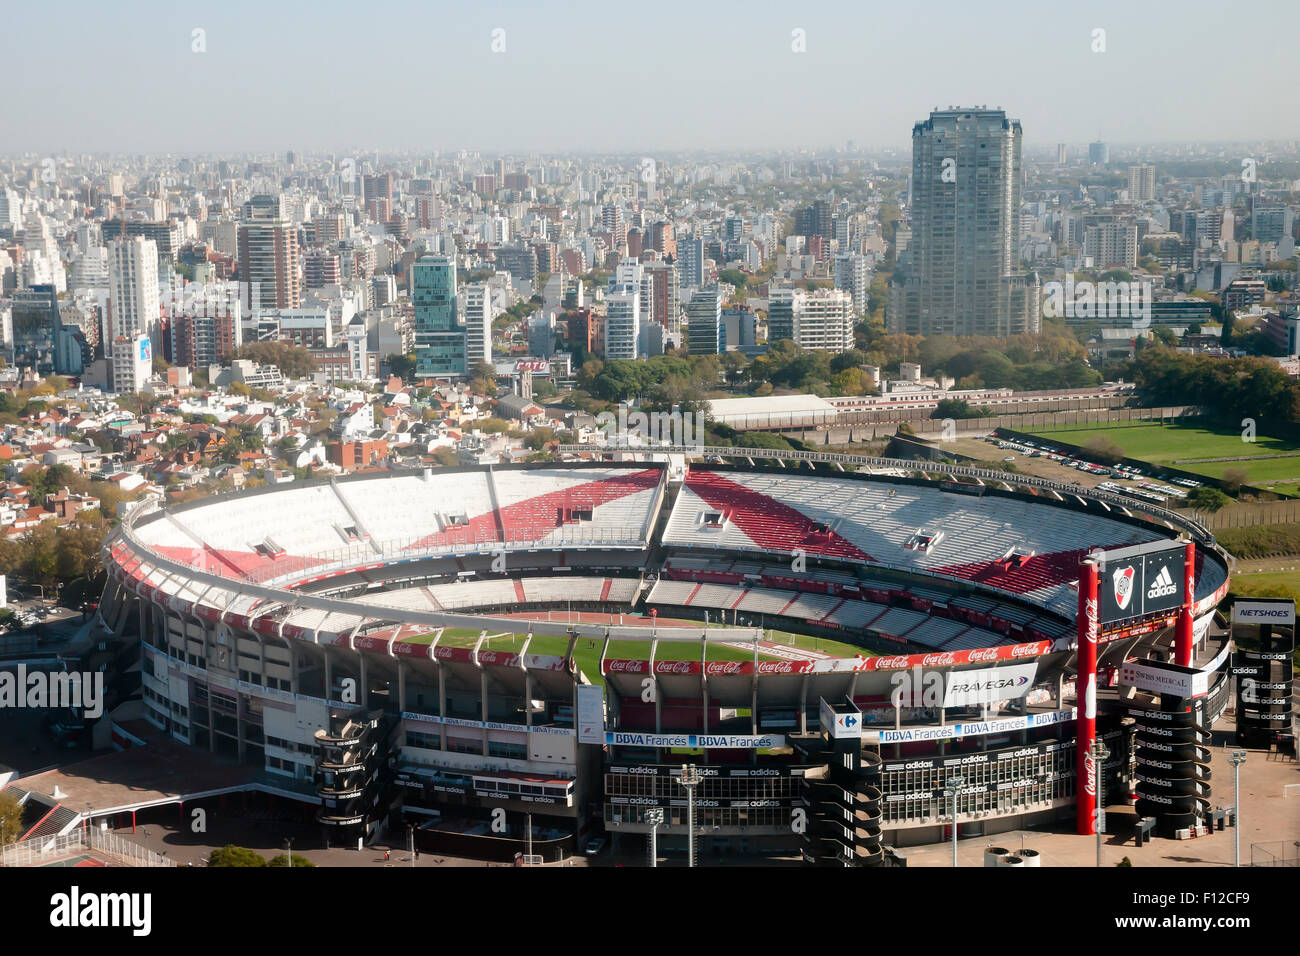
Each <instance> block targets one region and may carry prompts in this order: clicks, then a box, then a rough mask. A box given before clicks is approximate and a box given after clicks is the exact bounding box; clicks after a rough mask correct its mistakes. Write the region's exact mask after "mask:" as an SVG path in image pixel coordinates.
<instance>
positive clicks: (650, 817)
mask: <svg viewBox="0 0 1300 956" xmlns="http://www.w3.org/2000/svg"><path fill="white" fill-rule="evenodd" d="M641 819H642V821H643V822H645V823H648V824H650V866H651V868H654V867H656V866H658V865H659V827H660V826H661V825H663V822H664V808H663V807H650V808H649V809H648V810H646V812H645V813H643V814H641Z"/></svg>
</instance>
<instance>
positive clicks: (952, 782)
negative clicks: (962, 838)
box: [945, 776, 966, 869]
mask: <svg viewBox="0 0 1300 956" xmlns="http://www.w3.org/2000/svg"><path fill="white" fill-rule="evenodd" d="M946 782H947V784H948V789H947V790H946V791H945V793H950V794H952V865H953V868H954V869H956V867H957V791H958V790H960V789H961V785H962V784H964V783H965V782H966V778H965V777H960V776H953V777H949V778H948V779H947V781H946Z"/></svg>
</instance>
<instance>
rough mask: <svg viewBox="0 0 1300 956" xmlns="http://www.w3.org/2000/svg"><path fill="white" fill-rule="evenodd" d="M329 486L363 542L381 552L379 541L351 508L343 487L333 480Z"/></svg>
mask: <svg viewBox="0 0 1300 956" xmlns="http://www.w3.org/2000/svg"><path fill="white" fill-rule="evenodd" d="M330 487H331V488H333V489H334V496H335V497H336V498H338V500H339V504H341V505H342V506H343V510H344V511H346V512H347V513H348V517H349V518H351V519H352V523H353V526H354V527H355V528H356V529H357V532H358V533H359V534H360V535H361V537H362V538H363V539H365V542H366V543H367V544H368V545H370V549H371V550H372V551H374V552H375V554H383V553H384V549H383V548H382V547H381V546H380V545H379V542H377V541H376V540H375V539H374V538H373V537H372V536H371V534H370V531H369V530H368V529H367V528H366V525H365V522H364V521H362V520H361V517H360V516H359V515H358V514H357V513H356V511H355V510H354V509H353V507H352V504H351V502H349V501H348V499H347V497H346V496H345V495H344V494H343V489H342V488H340V487H339V486H338V484H337V483H335V482H334V481H331V482H330Z"/></svg>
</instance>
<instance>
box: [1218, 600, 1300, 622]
mask: <svg viewBox="0 0 1300 956" xmlns="http://www.w3.org/2000/svg"><path fill="white" fill-rule="evenodd" d="M1232 623H1234V624H1285V625H1286V626H1288V627H1295V601H1281V600H1279V601H1238V602H1237V603H1236V604H1234V605H1233V606H1232Z"/></svg>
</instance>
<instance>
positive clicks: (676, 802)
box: [100, 446, 1229, 865]
mask: <svg viewBox="0 0 1300 956" xmlns="http://www.w3.org/2000/svg"><path fill="white" fill-rule="evenodd" d="M565 450H566V451H569V452H572V453H574V454H575V455H576V454H577V453H579V452H580V453H582V454H584V455H586V456H587V457H589V458H595V459H599V460H588V461H574V462H564V463H553V462H551V463H535V464H523V465H511V466H494V467H475V468H451V469H447V468H440V469H433V470H424V471H419V470H415V471H407V472H397V471H392V472H383V473H378V474H358V475H353V476H348V477H346V478H341V479H337V480H334V481H330V482H322V483H301V482H296V483H293V484H290V485H287V486H272V487H267V488H259V489H256V490H253V491H249V492H244V493H240V494H236V495H230V496H222V497H216V498H207V499H202V500H199V501H196V502H191V503H187V504H182V505H177V506H174V507H170V508H166V509H161V508H159V507H157V506H156V505H154V504H146V505H143V506H141V507H138V508H137V509H136V510H135V511H133V512H132V513H130V514H129V515H128V516H127V517H126V518H125V519H124V520H123V522H122V523H121V525H120V526H119V528H118V529H117V530H116V531H115V533H114V534H113V536H112V537H110V539H109V540H108V541H107V542H106V543H105V557H106V562H105V563H106V566H107V567H108V568H109V579H108V583H107V585H106V588H105V591H104V594H103V598H102V601H101V605H100V614H101V616H102V620H103V626H104V628H105V629H106V631H109V632H111V633H112V634H114V635H117V636H119V637H122V636H125V637H126V638H127V639H128V640H130V639H134V638H136V637H137V636H138V639H139V641H140V644H141V665H142V672H143V674H142V683H143V688H142V692H143V696H144V701H143V703H144V709H145V717H146V719H147V720H148V721H149V722H150V723H151V724H152V725H153V726H154V727H156V728H158V729H159V730H161V731H162V732H164V733H166V734H168V735H170V737H171V738H173V739H174V740H175V741H177V742H179V743H181V744H184V745H186V746H187V747H188V748H190V749H191V750H193V751H195V752H197V753H200V754H202V753H211V754H216V755H219V756H221V757H223V758H226V759H228V760H234V761H238V762H239V763H241V764H248V765H251V766H252V767H254V768H257V769H258V770H260V771H264V772H265V773H266V774H268V775H273V776H274V778H276V779H279V780H281V781H283V786H282V792H283V794H285V795H287V796H290V797H293V798H294V799H300V800H303V801H304V802H306V803H308V804H313V805H314V806H315V809H313V810H312V812H314V813H315V814H316V818H317V819H318V820H319V822H320V824H321V826H322V827H323V828H324V830H325V832H327V833H328V834H329V837H330V840H331V842H337V843H340V844H344V845H346V844H348V843H355V842H356V841H358V840H363V841H368V840H370V839H373V838H375V837H377V836H379V835H382V834H385V833H393V832H402V833H407V832H409V833H410V838H411V839H413V840H414V841H416V845H417V846H419V847H421V848H422V849H425V850H428V851H431V852H445V853H449V854H454V855H458V856H468V857H474V858H479V859H511V858H512V857H513V856H514V855H515V854H516V853H519V852H521V851H522V850H524V849H525V847H526V846H528V848H529V850H528V852H530V853H532V854H535V855H536V856H537V857H538V858H539V859H546V860H550V859H558V858H561V857H562V856H564V855H566V854H569V853H573V852H577V851H579V850H581V849H582V847H583V846H585V845H586V844H587V843H588V841H590V840H591V839H593V838H594V837H595V836H596V835H598V834H600V835H608V836H610V837H612V839H613V840H614V842H615V844H616V846H623V847H631V846H640V845H641V844H642V842H643V841H645V840H646V839H647V838H648V836H649V835H650V831H651V830H652V828H653V830H654V835H655V836H656V837H657V839H658V840H659V843H660V846H663V847H668V848H671V847H674V846H676V847H682V846H684V845H686V843H687V842H688V833H689V834H691V835H693V837H694V840H693V841H692V842H693V843H694V845H696V846H698V847H699V848H700V849H702V850H705V851H711V852H718V853H726V852H735V853H757V854H763V853H775V854H781V853H788V854H791V855H794V856H799V855H802V858H803V860H804V861H806V862H808V863H813V864H831V865H845V864H847V865H877V864H880V863H882V862H885V863H891V862H892V863H898V862H900V859H901V858H902V857H903V856H904V853H903V851H902V848H905V847H908V846H917V845H921V844H926V843H935V842H938V841H940V840H943V839H945V838H947V837H948V836H949V835H950V834H951V833H952V830H951V827H952V825H953V822H954V819H953V808H954V807H955V815H956V820H955V822H956V825H957V827H958V832H959V834H960V835H961V836H976V835H985V834H995V833H998V832H1003V831H1007V830H1011V829H1016V828H1021V827H1025V826H1029V825H1038V824H1043V825H1050V824H1055V823H1056V822H1057V821H1059V820H1062V819H1067V818H1068V819H1074V820H1076V821H1077V825H1078V827H1079V831H1078V832H1083V833H1086V832H1092V831H1091V829H1089V827H1090V826H1091V825H1092V819H1093V818H1092V815H1091V809H1090V807H1091V801H1092V800H1093V799H1094V795H1095V793H1096V788H1097V784H1098V783H1100V784H1101V786H1102V788H1103V790H1104V792H1105V793H1106V794H1107V795H1108V798H1107V799H1108V803H1109V804H1111V805H1115V804H1118V803H1120V802H1122V801H1128V800H1129V799H1130V797H1129V794H1128V791H1129V789H1130V784H1131V783H1135V785H1136V789H1137V794H1136V796H1137V803H1138V813H1139V814H1141V813H1145V812H1150V813H1152V814H1164V815H1165V816H1167V817H1168V819H1167V820H1166V821H1165V823H1164V824H1162V829H1164V830H1167V831H1168V833H1167V835H1170V836H1172V835H1173V834H1174V832H1176V831H1177V830H1178V829H1181V828H1186V827H1189V826H1196V825H1200V824H1201V823H1203V822H1204V818H1205V815H1206V812H1207V809H1208V801H1207V799H1206V796H1207V794H1208V784H1207V783H1206V782H1205V781H1204V779H1202V778H1203V777H1204V774H1203V773H1201V772H1200V771H1199V770H1198V768H1200V767H1201V766H1202V765H1203V762H1202V761H1201V760H1200V759H1198V758H1199V757H1200V756H1203V755H1202V754H1201V750H1202V749H1203V748H1201V746H1200V743H1201V742H1202V737H1203V734H1204V728H1206V727H1208V726H1209V725H1210V724H1212V723H1213V721H1214V720H1215V719H1216V718H1217V717H1218V716H1219V714H1221V713H1222V712H1223V709H1224V708H1225V707H1226V703H1227V687H1228V667H1227V648H1228V641H1227V637H1226V635H1219V636H1217V637H1211V628H1210V624H1211V618H1212V617H1213V614H1214V610H1215V607H1216V605H1217V604H1218V603H1219V601H1220V600H1222V598H1223V597H1224V595H1225V594H1226V592H1227V586H1228V573H1229V559H1228V557H1227V556H1226V555H1225V554H1224V553H1223V552H1222V551H1221V550H1220V549H1219V548H1218V547H1216V545H1215V542H1214V539H1213V537H1212V536H1211V535H1210V534H1209V533H1208V532H1207V531H1206V530H1205V529H1204V528H1202V527H1200V526H1199V525H1197V524H1196V523H1195V522H1193V521H1191V520H1189V519H1187V518H1186V517H1184V516H1181V515H1178V514H1176V513H1174V512H1170V511H1165V510H1164V509H1161V508H1158V507H1155V506H1151V505H1144V504H1142V503H1140V502H1134V501H1132V500H1128V499H1124V498H1121V497H1118V496H1114V495H1108V494H1106V493H1104V492H1085V491H1084V490H1082V489H1080V488H1078V487H1075V486H1067V485H1060V484H1054V483H1051V482H1047V481H1044V480H1041V479H1034V478H1029V477H1026V476H1021V475H1013V474H1005V473H1001V472H995V471H981V470H979V469H972V468H965V467H959V466H948V465H939V464H934V463H918V462H910V461H898V460H891V459H874V458H870V459H869V458H859V457H850V456H836V455H831V454H818V453H807V452H803V453H800V452H776V451H771V450H761V449H735V448H725V449H721V448H720V449H706V450H705V451H706V452H708V454H707V455H706V456H705V457H704V458H703V459H701V458H700V457H698V456H699V453H700V450H699V449H694V450H691V449H684V448H675V449H655V450H654V452H649V451H644V452H640V453H638V452H636V451H633V450H629V449H622V450H615V449H603V450H597V451H595V452H593V451H592V450H591V449H590V448H588V447H586V446H582V447H580V448H579V447H573V448H567V449H565ZM692 453H693V454H695V455H696V456H697V457H696V458H695V459H692V458H691V457H689V455H690V454H692ZM724 455H725V456H726V461H724V459H723V457H722V456H724ZM702 460H706V461H709V462H712V463H711V464H707V465H706V464H703V463H702ZM727 462H730V463H727ZM921 469H924V470H921ZM1102 552H1104V554H1102ZM1106 555H1110V556H1114V557H1117V558H1118V559H1123V560H1126V561H1127V564H1126V565H1125V568H1124V569H1123V573H1121V570H1114V571H1113V572H1112V571H1111V569H1110V567H1109V566H1107V565H1105V564H1104V563H1102V562H1103V559H1104V558H1105V556H1106ZM1131 556H1136V557H1131ZM1144 563H1145V568H1146V569H1147V578H1145V579H1144V578H1143V577H1142V576H1141V573H1142V570H1143V567H1144ZM1135 565H1136V566H1137V568H1138V577H1137V579H1136V584H1134V583H1133V581H1134V579H1133V574H1134V571H1133V568H1134V566H1135ZM1081 568H1082V569H1083V570H1084V573H1081ZM1098 568H1100V574H1098V573H1097V571H1096V569H1098ZM1090 569H1091V570H1090ZM1184 571H1186V572H1187V573H1186V576H1184ZM1099 577H1100V580H1101V590H1102V592H1106V593H1107V594H1108V593H1110V591H1111V589H1112V586H1113V595H1112V596H1111V597H1110V598H1107V597H1106V595H1105V594H1103V599H1102V600H1100V601H1099V600H1098V591H1097V590H1096V589H1097V586H1098V583H1097V582H1098V579H1099ZM1144 580H1148V581H1149V582H1150V584H1149V585H1146V586H1144V585H1143V581H1144ZM1081 582H1082V583H1081ZM1133 588H1136V589H1137V590H1136V591H1134V590H1133ZM1121 589H1127V590H1123V591H1121ZM1144 591H1145V600H1144V594H1143V592H1144ZM1130 598H1131V599H1132V600H1130ZM1116 601H1117V602H1118V604H1116ZM1081 610H1082V613H1081ZM1216 630H1217V629H1216ZM1081 638H1082V639H1081ZM1081 649H1082V653H1081ZM1135 658H1136V659H1141V658H1151V659H1155V660H1164V659H1168V660H1169V661H1170V662H1171V666H1181V667H1182V668H1183V669H1184V670H1187V671H1188V672H1189V673H1194V674H1197V675H1200V676H1199V678H1198V687H1197V693H1195V694H1189V695H1188V699H1187V701H1186V702H1185V706H1181V707H1178V708H1173V707H1170V706H1167V705H1168V704H1169V703H1171V702H1178V701H1179V700H1180V699H1179V698H1172V697H1169V696H1168V695H1166V696H1165V698H1164V699H1165V702H1166V703H1165V705H1157V704H1155V703H1154V701H1155V698H1154V697H1153V696H1151V695H1149V694H1147V693H1145V692H1142V691H1139V690H1137V689H1135V688H1134V687H1132V686H1129V685H1127V684H1126V683H1123V682H1121V679H1120V677H1121V674H1120V672H1121V669H1122V667H1123V665H1124V664H1125V662H1126V661H1130V662H1131V661H1133V660H1134V659H1135ZM1094 681H1095V685H1094ZM1080 698H1081V699H1082V701H1083V706H1082V708H1080V707H1079V706H1078V704H1079V700H1080ZM1175 709H1176V710H1177V713H1174V712H1173V711H1174V710H1175ZM1161 713H1165V714H1166V716H1165V717H1162V716H1161ZM1161 720H1167V721H1168V720H1171V721H1173V723H1175V724H1177V728H1178V733H1179V734H1181V735H1182V736H1181V737H1179V739H1178V740H1177V741H1176V742H1175V743H1174V744H1168V743H1164V744H1162V743H1161V741H1162V740H1164V739H1166V738H1167V737H1168V735H1169V734H1170V733H1171V732H1172V731H1170V730H1168V729H1167V728H1163V725H1160V721H1161ZM1152 724H1156V725H1160V726H1157V727H1156V728H1155V729H1154V730H1152V729H1151V726H1149V725H1152ZM1162 735H1163V736H1162ZM1094 739H1098V740H1100V741H1102V742H1103V743H1104V744H1105V746H1106V748H1107V752H1108V754H1109V756H1107V757H1105V759H1104V760H1102V761H1095V760H1094V758H1093V755H1092V750H1091V748H1092V743H1093V740H1094ZM1080 742H1082V747H1081V746H1080ZM1161 747H1163V748H1164V749H1163V750H1161V749H1160V748H1161ZM1171 747H1172V748H1173V750H1176V751H1177V752H1176V753H1174V752H1172V751H1171V749H1170V748H1171ZM1153 748H1154V749H1153ZM1085 751H1086V752H1085ZM1157 758H1159V759H1157ZM1171 761H1173V762H1174V763H1175V764H1178V765H1179V766H1182V765H1183V764H1185V765H1186V766H1184V767H1183V768H1182V769H1183V770H1186V771H1187V772H1188V773H1190V774H1191V775H1192V776H1193V777H1195V778H1196V779H1195V780H1184V779H1182V778H1181V777H1178V774H1177V773H1173V772H1165V773H1164V774H1163V776H1162V774H1161V772H1159V771H1157V770H1155V769H1154V768H1155V767H1163V768H1165V769H1166V771H1167V770H1168V768H1169V767H1170V766H1171V763H1170V762H1171ZM685 764H689V765H691V767H692V768H693V769H692V770H690V771H687V772H686V773H685V774H684V773H683V765H685ZM1188 768H1191V769H1190V770H1188ZM1171 776H1172V777H1175V778H1177V779H1172V780H1171V779H1168V778H1170V777H1171ZM1081 779H1082V781H1083V786H1082V787H1080V785H1079V784H1080V780H1081ZM1162 788H1163V789H1162ZM1144 803H1145V808H1144ZM1128 809H1129V812H1130V813H1131V812H1132V808H1131V807H1129V808H1128ZM692 817H693V819H692ZM529 826H531V833H530V834H529V835H530V836H531V841H526V837H525V832H526V829H527V827H529ZM408 828H409V830H408Z"/></svg>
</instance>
